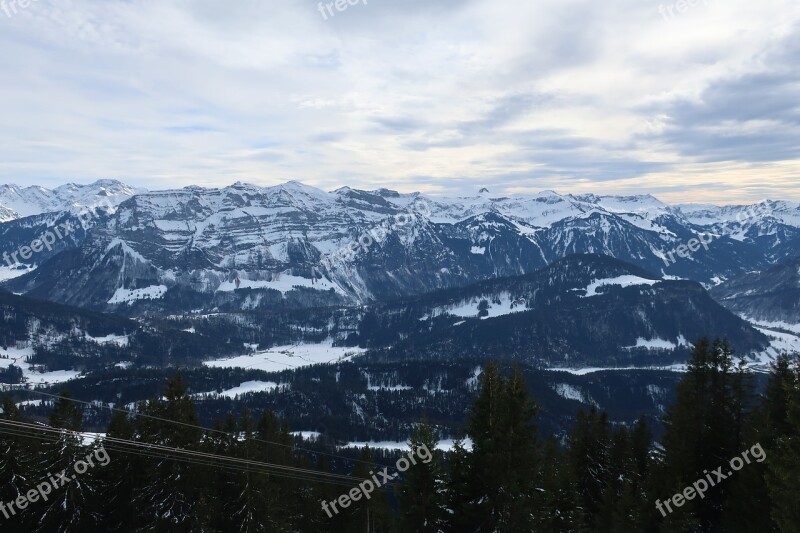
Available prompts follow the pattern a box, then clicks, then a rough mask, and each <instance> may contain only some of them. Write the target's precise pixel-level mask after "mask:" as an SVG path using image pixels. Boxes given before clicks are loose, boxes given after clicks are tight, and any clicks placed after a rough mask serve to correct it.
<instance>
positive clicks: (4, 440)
mask: <svg viewBox="0 0 800 533" xmlns="http://www.w3.org/2000/svg"><path fill="white" fill-rule="evenodd" d="M0 419H2V420H8V421H12V422H24V418H23V416H22V413H20V411H19V409H18V408H17V406H16V405H15V404H14V402H13V400H12V399H11V397H10V396H9V395H7V394H6V395H4V396H3V413H2V414H1V415H0ZM37 443H38V441H37V440H36V439H34V438H30V437H22V436H18V435H13V434H11V433H10V432H9V431H7V426H0V503H3V504H5V503H9V502H14V501H15V500H16V499H17V498H19V497H20V496H23V495H24V494H25V493H26V492H27V490H28V489H29V487H30V486H31V485H32V484H33V483H34V479H33V478H32V474H33V473H34V472H32V468H33V466H34V463H35V461H34V457H35V454H36V448H37V447H36V444H37ZM25 514H26V513H25V511H21V510H19V509H14V510H13V511H12V510H11V509H6V508H5V507H3V509H2V515H1V516H0V523H2V524H3V525H4V526H5V527H6V528H8V531H23V523H24V521H23V518H24V516H25Z"/></svg>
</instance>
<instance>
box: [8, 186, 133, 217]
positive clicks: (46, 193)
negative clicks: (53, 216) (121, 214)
mask: <svg viewBox="0 0 800 533" xmlns="http://www.w3.org/2000/svg"><path fill="white" fill-rule="evenodd" d="M140 192H144V189H136V188H134V187H130V186H128V185H125V184H124V183H121V182H119V181H116V180H98V181H96V182H94V183H91V184H89V185H76V184H74V183H68V184H66V185H62V186H60V187H56V188H55V189H52V190H51V189H46V188H44V187H39V186H31V187H20V186H18V185H0V222H8V221H9V220H14V219H17V218H23V217H29V216H33V215H41V214H43V213H56V212H62V211H73V212H77V211H79V210H80V209H82V208H87V207H88V208H93V207H97V206H101V205H107V204H108V205H114V206H115V205H119V204H120V203H122V202H124V201H125V200H127V199H128V198H130V197H131V196H133V195H135V194H137V193H140Z"/></svg>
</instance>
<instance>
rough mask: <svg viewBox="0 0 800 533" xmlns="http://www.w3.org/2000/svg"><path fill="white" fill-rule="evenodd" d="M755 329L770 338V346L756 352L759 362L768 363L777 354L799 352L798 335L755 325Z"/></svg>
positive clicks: (799, 342)
mask: <svg viewBox="0 0 800 533" xmlns="http://www.w3.org/2000/svg"><path fill="white" fill-rule="evenodd" d="M756 329H757V330H758V331H760V332H761V333H763V334H764V335H766V336H767V337H769V340H770V347H769V348H767V349H766V350H765V351H763V352H761V353H759V354H756V357H757V358H758V359H759V362H760V363H761V364H769V363H771V362H772V361H773V360H774V359H775V358H776V357H777V356H779V355H781V354H784V353H800V335H794V334H792V333H783V332H781V331H774V330H771V329H767V328H759V327H756Z"/></svg>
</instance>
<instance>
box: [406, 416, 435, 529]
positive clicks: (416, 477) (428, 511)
mask: <svg viewBox="0 0 800 533" xmlns="http://www.w3.org/2000/svg"><path fill="white" fill-rule="evenodd" d="M438 442H439V440H438V439H437V438H436V432H435V431H434V430H433V428H432V427H431V426H430V424H429V423H428V421H427V420H423V422H422V423H421V424H419V425H418V426H417V427H416V428H415V429H414V432H413V433H412V435H411V443H410V452H411V453H413V454H414V455H415V456H416V457H417V463H416V464H413V465H412V466H411V467H410V468H409V470H408V471H406V472H405V474H403V485H402V486H401V487H400V490H399V491H398V492H399V495H398V500H399V502H400V526H401V530H402V531H416V532H420V533H437V532H438V531H440V530H441V528H442V526H443V523H444V519H445V516H446V515H445V505H444V503H445V502H444V492H443V486H442V481H443V480H442V471H441V466H440V463H439V455H438V453H437V452H436V445H437V444H438ZM418 450H427V452H430V456H429V459H427V462H425V461H423V458H421V457H420V455H421V454H419V453H418ZM423 453H425V452H423ZM425 458H428V455H427V454H426V453H425Z"/></svg>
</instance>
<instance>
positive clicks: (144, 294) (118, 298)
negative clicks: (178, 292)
mask: <svg viewBox="0 0 800 533" xmlns="http://www.w3.org/2000/svg"><path fill="white" fill-rule="evenodd" d="M166 293H167V286H166V285H152V286H150V287H145V288H143V289H117V290H116V292H114V296H112V297H111V299H110V300H109V301H108V303H110V304H112V305H113V304H130V303H133V302H135V301H137V300H158V299H161V298H163V297H164V294H166Z"/></svg>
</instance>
